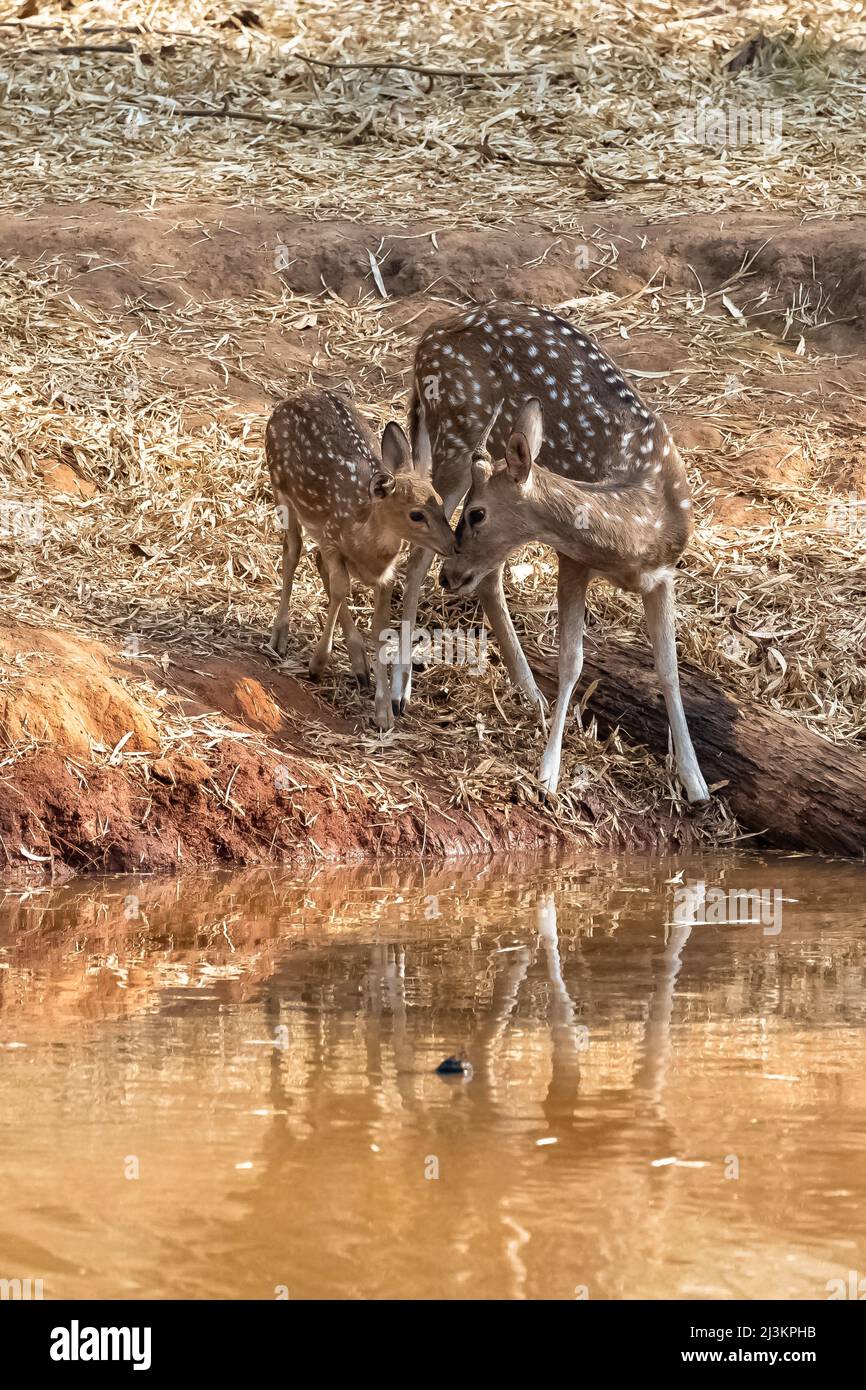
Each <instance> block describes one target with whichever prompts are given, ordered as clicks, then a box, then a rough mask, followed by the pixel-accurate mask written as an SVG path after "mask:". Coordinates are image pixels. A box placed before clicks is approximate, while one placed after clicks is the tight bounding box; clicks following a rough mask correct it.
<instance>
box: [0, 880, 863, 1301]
mask: <svg viewBox="0 0 866 1390" xmlns="http://www.w3.org/2000/svg"><path fill="white" fill-rule="evenodd" d="M680 872H683V873H684V876H685V878H686V879H687V880H688V879H703V880H704V881H705V882H706V883H707V884H708V885H710V886H712V885H718V886H720V887H721V888H722V889H723V890H725V892H727V890H728V889H729V888H730V887H731V886H739V887H742V888H747V889H752V888H755V889H757V888H768V889H773V890H776V892H777V893H778V894H779V896H783V897H784V899H785V901H784V902H783V903H781V904H779V902H778V899H776V900H774V902H775V906H776V909H777V911H778V910H781V913H782V916H781V919H780V921H779V922H778V923H776V925H779V926H780V930H778V931H776V929H775V925H774V919H773V917H772V915H770V914H768V916H767V920H766V922H765V923H764V924H763V925H761V924H758V925H701V924H695V925H692V926H689V925H688V919H689V918H692V919H693V918H694V917H695V915H696V913H695V910H694V901H693V902H692V906H691V909H689V908H688V905H687V910H686V911H685V913H684V912H683V910H682V906H681V904H679V905H678V903H679V900H678V899H675V894H676V893H677V891H678V890H677V885H676V884H673V883H669V882H667V881H666V880H669V879H672V878H674V877H675V876H676V875H677V874H678V873H680ZM864 890H866V869H864V868H863V867H862V866H857V865H845V864H830V863H824V862H821V861H818V860H812V859H806V858H802V857H781V856H780V857H774V858H767V859H764V858H759V857H753V856H747V855H743V856H739V857H726V858H719V857H718V856H716V857H713V858H706V859H704V860H698V859H695V860H692V861H689V862H684V861H679V860H678V861H676V862H674V861H673V860H670V861H667V860H666V861H659V860H648V859H635V858H627V859H607V860H606V861H605V862H604V863H591V862H583V861H577V862H574V863H570V864H568V865H565V866H558V867H552V866H547V865H544V864H530V865H529V866H527V865H525V864H524V865H522V866H520V865H515V866H512V867H508V866H503V865H501V864H499V865H495V866H491V865H489V864H488V865H484V866H479V865H467V866H463V867H453V866H451V867H448V868H445V869H441V870H437V871H435V872H432V873H428V874H427V875H426V877H425V876H424V875H423V874H422V872H421V869H420V867H419V866H417V865H415V866H410V867H405V866H404V867H396V868H393V869H380V870H378V871H375V872H370V871H365V872H357V873H354V872H345V871H344V872H342V873H339V874H334V873H322V874H321V875H320V876H318V877H315V878H313V879H312V880H310V881H306V882H298V881H297V880H293V879H290V878H287V877H285V876H283V875H280V874H276V873H267V872H265V871H255V872H248V873H244V874H241V875H236V876H232V877H229V876H209V877H199V878H192V879H183V880H180V881H165V880H132V879H119V878H110V879H101V880H87V881H85V880H78V881H77V882H74V883H72V884H70V885H67V886H65V887H62V888H58V889H55V890H45V891H38V892H34V893H32V894H31V895H30V896H24V897H21V896H20V895H18V894H15V895H12V894H7V895H6V897H5V900H3V901H2V902H0V1135H2V1141H0V1142H2V1150H0V1184H2V1191H3V1204H2V1211H0V1278H5V1279H13V1278H21V1279H26V1278H30V1279H32V1280H35V1279H41V1280H42V1281H43V1283H42V1288H43V1291H44V1296H45V1297H46V1298H53V1297H81V1298H112V1297H113V1298H142V1297H182V1298H209V1297H211V1298H213V1297H215V1298H264V1299H273V1298H275V1297H281V1296H289V1297H291V1298H293V1299H304V1298H314V1297H319V1298H321V1297H329V1298H362V1297H368V1298H388V1297H412V1298H556V1299H574V1298H576V1297H582V1296H587V1295H588V1296H589V1297H590V1298H592V1299H603V1298H647V1297H648V1298H689V1299H703V1298H714V1297H718V1298H730V1297H745V1298H771V1297H783V1298H793V1299H800V1298H804V1299H807V1298H826V1297H827V1296H828V1292H830V1291H833V1289H834V1288H839V1289H841V1287H842V1285H839V1286H834V1285H832V1284H830V1285H829V1289H828V1281H832V1280H834V1279H838V1280H841V1281H843V1283H844V1285H845V1287H846V1289H847V1288H848V1286H849V1285H850V1281H851V1272H852V1271H853V1272H854V1274H855V1276H856V1278H859V1279H864V1280H866V1230H864V1226H866V1215H864V1213H866V1167H864V1163H863V1157H862V1155H863V1149H864V1143H866V991H864V967H866V931H864V927H866V913H864V906H863V904H864V898H866V892H864ZM675 917H676V918H677V919H678V920H676V921H674V918H675ZM679 919H681V920H679ZM461 1049H463V1050H465V1053H466V1055H467V1057H468V1058H469V1059H470V1060H471V1062H472V1065H473V1068H474V1071H473V1075H472V1077H471V1079H470V1080H464V1079H462V1078H457V1079H448V1080H443V1079H441V1078H440V1077H439V1076H437V1075H436V1074H435V1067H436V1066H437V1064H438V1063H439V1062H440V1061H441V1060H442V1059H443V1058H444V1057H446V1056H448V1055H449V1054H453V1053H455V1052H458V1051H459V1050H461ZM862 1292H864V1293H866V1282H864V1285H863V1290H862Z"/></svg>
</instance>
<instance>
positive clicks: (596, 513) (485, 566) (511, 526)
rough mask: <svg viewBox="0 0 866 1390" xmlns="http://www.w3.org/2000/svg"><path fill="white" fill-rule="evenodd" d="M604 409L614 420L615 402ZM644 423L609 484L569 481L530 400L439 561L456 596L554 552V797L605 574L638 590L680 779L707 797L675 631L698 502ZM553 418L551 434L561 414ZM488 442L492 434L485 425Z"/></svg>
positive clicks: (664, 437)
mask: <svg viewBox="0 0 866 1390" xmlns="http://www.w3.org/2000/svg"><path fill="white" fill-rule="evenodd" d="M609 384H610V383H609ZM579 389H580V388H579V384H578V390H579ZM621 389H625V390H626V391H627V390H628V388H621ZM618 394H620V393H619V392H618ZM630 394H631V393H630V392H629V395H630ZM620 399H623V397H622V396H621V394H620ZM602 400H603V401H604V405H605V408H607V409H609V410H610V413H611V414H612V410H611V409H610V402H609V396H608V395H607V394H605V395H604V396H602ZM646 414H647V418H646V419H643V417H642V416H639V417H638V418H639V419H640V420H641V422H642V423H641V424H640V425H639V426H638V427H637V429H636V430H635V431H632V432H631V433H630V435H629V439H628V441H627V447H626V458H625V460H624V459H623V453H622V443H621V442H620V453H619V455H618V457H617V458H616V459H615V460H612V462H611V465H610V466H609V467H608V468H607V469H606V470H605V469H601V470H599V471H600V472H602V473H604V472H605V471H606V473H607V476H606V477H605V476H602V477H601V478H600V479H599V481H597V482H592V483H589V482H573V481H572V480H571V478H567V477H563V476H560V475H559V473H555V472H553V471H552V470H551V469H549V468H544V467H541V466H540V465H539V463H538V460H539V457H540V455H541V452H542V441H543V437H544V433H545V431H544V421H543V414H542V408H541V404H540V402H539V401H538V400H537V399H532V400H529V401H527V402H526V404H525V405H524V407H523V409H522V410H521V411H520V413H519V414H518V416H517V419H516V420H515V422H514V428H513V429H512V431H511V433H510V435H509V438H508V440H507V442H506V445H505V449H504V458H499V459H496V460H495V461H494V460H492V459H491V458H490V457H489V456H488V457H485V456H484V453H483V450H478V451H476V457H475V458H474V459H473V462H472V466H471V471H472V486H471V488H470V491H469V496H468V497H467V499H466V502H465V504H464V507H463V514H462V516H461V518H460V521H459V524H458V526H457V550H456V553H455V555H454V556H453V557H452V558H450V559H446V560H445V562H444V563H443V565H442V572H441V576H440V582H441V584H442V587H443V588H444V589H446V590H448V591H449V592H450V593H451V594H454V595H462V594H468V593H471V592H472V591H473V590H474V589H475V588H477V587H479V586H480V584H481V583H483V580H484V576H485V575H489V574H491V573H499V572H500V571H501V567H502V564H503V562H504V560H505V559H506V557H507V556H508V555H509V554H510V553H511V551H513V550H516V549H517V548H518V547H519V546H522V545H526V544H528V543H529V542H530V541H541V542H542V543H543V544H545V545H549V546H551V547H552V548H553V549H554V550H555V551H556V553H557V556H558V559H559V577H558V583H557V605H558V625H559V690H558V695H557V701H556V708H555V709H554V712H553V718H552V720H551V729H550V735H549V738H548V741H547V746H546V748H545V750H544V756H543V758H542V761H541V770H540V772H539V780H540V781H541V783H542V785H543V786H544V787H546V788H547V789H548V790H550V791H555V789H556V786H557V783H558V780H559V767H560V761H561V757H562V736H563V731H564V729H565V720H566V716H567V714H568V707H569V703H570V701H571V697H572V694H573V692H574V688H575V686H576V684H577V682H578V681H579V679H580V672H581V668H582V665H583V620H584V600H585V594H586V586H587V583H588V582H589V580H590V579H591V578H594V577H596V576H599V577H601V578H604V579H607V580H608V581H609V582H610V583H612V584H615V585H617V586H618V587H619V588H621V589H627V590H631V591H632V592H635V593H639V594H640V595H641V597H642V599H643V605H644V612H645V613H646V619H647V626H648V627H649V632H650V637H651V639H652V645H653V655H654V658H655V665H656V671H657V673H658V677H659V682H660V685H661V688H662V693H663V695H664V699H665V704H666V706H667V711H668V720H669V722H670V727H671V734H672V735H673V743H674V750H675V752H676V759H677V771H678V773H679V776H680V780H681V781H682V783H683V786H684V787H685V790H686V795H687V796H688V799H689V801H693V802H694V801H706V800H707V799H708V796H709V792H708V791H707V785H706V782H705V781H704V779H703V776H702V775H701V770H700V768H699V766H698V761H697V758H696V756H695V750H694V748H693V746H692V740H691V737H690V735H689V730H688V725H687V723H686V716H685V712H684V710H683V703H682V698H681V695H680V684H679V673H678V669H677V651H676V639H675V633H674V591H673V565H674V564H675V562H676V560H677V559H678V557H679V556H680V555H681V554H682V551H683V550H684V548H685V546H686V543H687V541H688V539H689V536H690V535H691V531H692V522H691V500H690V498H689V489H688V483H687V481H686V474H685V469H684V468H683V464H682V461H681V459H680V457H679V455H678V453H677V451H676V448H675V447H674V445H673V443H672V442H671V439H670V437H669V435H668V433H667V430H666V429H665V427H664V425H663V424H662V423H661V421H660V420H656V419H653V417H652V416H650V415H649V413H648V412H646ZM553 416H554V419H553V422H552V423H553V425H554V429H555V428H556V411H555V409H554V411H553ZM492 424H493V421H492V420H491V422H490V425H491V426H492ZM485 433H486V434H487V435H490V434H491V433H492V430H491V428H490V426H488V430H487V431H486V432H485ZM549 433H550V431H549V430H548V435H549ZM631 439H635V441H636V442H635V447H634V448H633V449H632V448H631V447H628V446H630V443H631ZM484 442H485V443H486V440H485V441H484ZM560 464H561V466H562V461H560Z"/></svg>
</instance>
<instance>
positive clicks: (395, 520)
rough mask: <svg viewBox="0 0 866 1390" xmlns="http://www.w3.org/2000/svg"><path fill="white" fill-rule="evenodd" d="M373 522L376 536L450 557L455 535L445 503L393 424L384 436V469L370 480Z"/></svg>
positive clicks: (378, 470)
mask: <svg viewBox="0 0 866 1390" xmlns="http://www.w3.org/2000/svg"><path fill="white" fill-rule="evenodd" d="M370 502H371V517H370V519H371V521H372V524H373V526H374V528H375V529H376V531H377V532H380V533H381V534H389V535H392V536H397V537H399V538H400V540H404V541H409V543H410V544H411V545H417V546H420V547H421V548H422V549H424V550H432V551H435V553H436V554H437V555H451V554H452V553H453V551H454V532H453V531H452V530H451V527H450V525H449V524H448V518H447V517H446V516H445V512H444V511H443V508H442V499H441V497H440V496H439V494H438V493H437V492H436V490H435V488H434V487H433V484H432V483H431V482H430V481H429V479H428V478H425V477H423V476H422V475H421V474H420V473H419V472H418V471H417V470H416V468H415V466H414V462H413V459H412V449H411V447H410V444H409V441H408V439H407V438H406V436H405V434H404V433H403V431H402V430H401V428H400V426H399V425H398V424H395V422H394V421H393V420H392V421H391V423H390V424H388V425H386V426H385V432H384V434H383V435H382V467H381V469H377V470H376V471H375V472H374V473H373V476H372V478H371V480H370Z"/></svg>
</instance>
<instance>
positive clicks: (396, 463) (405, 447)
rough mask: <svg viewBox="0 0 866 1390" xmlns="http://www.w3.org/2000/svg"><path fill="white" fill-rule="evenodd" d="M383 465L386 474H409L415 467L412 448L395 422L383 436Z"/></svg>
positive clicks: (392, 422)
mask: <svg viewBox="0 0 866 1390" xmlns="http://www.w3.org/2000/svg"><path fill="white" fill-rule="evenodd" d="M382 464H383V467H384V469H385V472H386V473H408V472H410V471H411V469H412V466H413V464H412V447H411V445H410V443H409V441H408V439H407V438H406V436H405V434H404V433H403V431H402V430H401V428H400V426H399V425H398V424H397V423H396V421H394V420H392V421H391V423H390V424H388V425H386V426H385V432H384V434H383V435H382Z"/></svg>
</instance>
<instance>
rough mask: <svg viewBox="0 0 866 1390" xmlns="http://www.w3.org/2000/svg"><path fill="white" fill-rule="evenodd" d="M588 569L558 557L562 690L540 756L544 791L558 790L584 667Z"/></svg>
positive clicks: (557, 584) (560, 674)
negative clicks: (567, 724)
mask: <svg viewBox="0 0 866 1390" xmlns="http://www.w3.org/2000/svg"><path fill="white" fill-rule="evenodd" d="M588 582H589V569H588V567H587V566H586V565H581V564H578V563H577V562H576V561H575V560H570V559H568V558H567V556H565V555H560V557H559V574H558V576H557V581H556V601H557V615H558V625H559V689H558V691H557V696H556V707H555V709H554V711H553V718H552V720H551V724H550V737H549V738H548V740H547V747H546V748H545V750H544V756H543V757H542V759H541V769H540V771H539V774H538V780H539V781H540V782H541V784H542V786H543V787H544V789H545V791H549V792H555V791H556V788H557V785H558V783H559V765H560V762H561V760H562V736H563V734H564V732H565V721H566V718H567V717H568V706H569V704H570V703H571V697H572V695H573V694H574V687H575V686H576V685H577V682H578V681H579V680H580V673H581V671H582V670H583V617H584V613H585V611H586V586H587V583H588Z"/></svg>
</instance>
